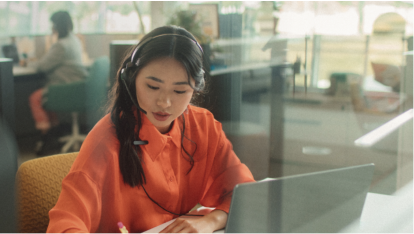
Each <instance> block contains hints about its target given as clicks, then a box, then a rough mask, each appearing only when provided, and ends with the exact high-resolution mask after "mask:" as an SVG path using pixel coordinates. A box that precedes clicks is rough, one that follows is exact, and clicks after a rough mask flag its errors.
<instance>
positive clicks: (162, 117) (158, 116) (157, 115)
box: [152, 112, 171, 121]
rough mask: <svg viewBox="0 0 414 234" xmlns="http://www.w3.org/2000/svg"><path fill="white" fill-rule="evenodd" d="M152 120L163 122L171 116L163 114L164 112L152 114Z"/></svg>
mask: <svg viewBox="0 0 414 234" xmlns="http://www.w3.org/2000/svg"><path fill="white" fill-rule="evenodd" d="M152 114H153V115H154V118H155V119H156V120H158V121H165V120H167V119H168V118H169V117H170V115H171V114H168V113H164V112H152Z"/></svg>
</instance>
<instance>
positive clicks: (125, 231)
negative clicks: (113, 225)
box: [118, 222, 128, 233]
mask: <svg viewBox="0 0 414 234" xmlns="http://www.w3.org/2000/svg"><path fill="white" fill-rule="evenodd" d="M118 227H119V231H121V233H128V230H127V229H126V227H125V226H124V224H123V223H122V222H118Z"/></svg>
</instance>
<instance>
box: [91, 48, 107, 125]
mask: <svg viewBox="0 0 414 234" xmlns="http://www.w3.org/2000/svg"><path fill="white" fill-rule="evenodd" d="M109 69H110V65H109V58H108V57H107V56H102V57H99V58H96V59H95V61H94V63H93V65H92V66H91V67H90V69H89V77H88V79H87V80H86V87H85V91H86V93H85V94H86V95H85V96H86V103H85V107H86V117H87V124H88V126H89V127H93V126H94V125H95V123H96V122H98V120H99V119H101V118H102V116H103V115H104V113H105V110H104V107H105V104H106V101H107V98H108V89H109Z"/></svg>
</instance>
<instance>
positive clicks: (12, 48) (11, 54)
mask: <svg viewBox="0 0 414 234" xmlns="http://www.w3.org/2000/svg"><path fill="white" fill-rule="evenodd" d="M2 51H3V55H4V57H5V58H10V59H13V63H14V64H18V63H19V61H20V59H19V52H18V51H17V47H16V45H15V44H10V45H3V46H2Z"/></svg>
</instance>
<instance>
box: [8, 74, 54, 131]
mask: <svg viewBox="0 0 414 234" xmlns="http://www.w3.org/2000/svg"><path fill="white" fill-rule="evenodd" d="M13 76H14V97H15V123H16V125H15V129H14V132H15V135H16V137H23V136H32V135H35V134H37V131H36V129H35V123H34V120H33V117H32V113H31V111H30V106H29V97H30V95H31V94H32V93H33V92H34V91H35V90H37V89H40V88H42V87H43V86H44V84H45V82H46V79H45V76H44V75H43V74H42V73H39V72H37V70H36V69H35V68H33V67H13Z"/></svg>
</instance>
